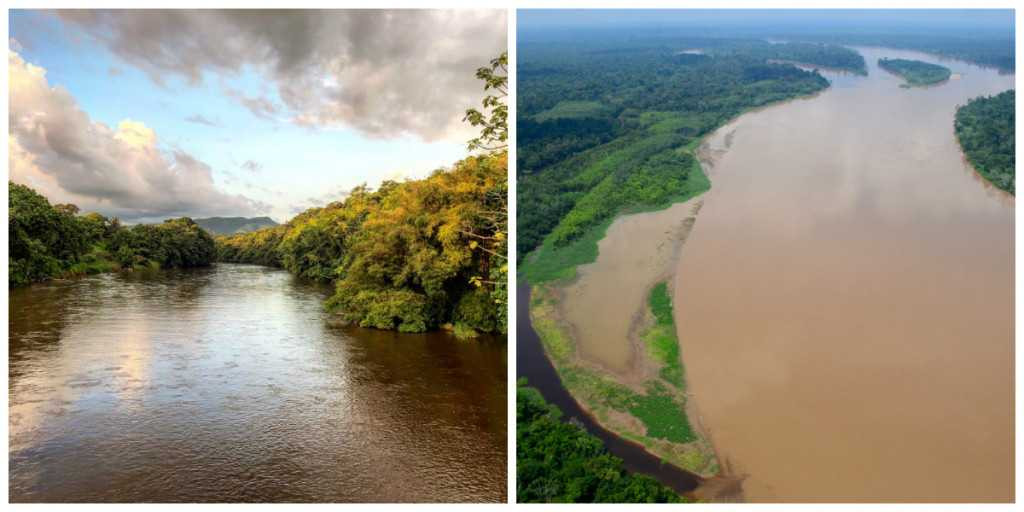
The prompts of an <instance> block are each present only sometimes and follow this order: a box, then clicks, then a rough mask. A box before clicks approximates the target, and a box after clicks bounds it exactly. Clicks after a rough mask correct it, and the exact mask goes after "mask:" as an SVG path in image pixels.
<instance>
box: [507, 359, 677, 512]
mask: <svg viewBox="0 0 1024 512" xmlns="http://www.w3.org/2000/svg"><path fill="white" fill-rule="evenodd" d="M561 415H562V413H561V411H559V410H558V408H557V407H555V406H554V405H551V404H548V403H547V402H545V401H544V398H543V397H542V396H541V395H540V392H539V391H537V390H536V389H534V388H531V387H528V386H527V385H526V382H525V379H520V381H519V382H518V385H517V387H516V499H517V501H518V502H519V503H680V502H684V501H686V500H685V499H683V498H681V497H680V496H679V495H677V494H676V493H675V492H674V491H673V490H672V489H669V488H668V487H665V486H664V485H662V484H661V483H659V482H658V481H657V480H655V479H653V478H651V477H649V476H646V475H634V474H630V473H627V472H626V471H625V470H624V469H623V467H622V459H619V458H618V457H615V456H614V455H611V454H609V453H608V452H607V451H606V450H605V448H604V444H603V443H602V442H601V440H600V439H598V438H596V437H594V436H592V435H590V434H588V433H587V432H586V431H585V430H583V428H581V427H579V426H577V425H575V424H573V423H565V422H563V421H562V420H561Z"/></svg>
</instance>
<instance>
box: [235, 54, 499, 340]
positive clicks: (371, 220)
mask: <svg viewBox="0 0 1024 512" xmlns="http://www.w3.org/2000/svg"><path fill="white" fill-rule="evenodd" d="M506 65H507V56H506V55H505V54H502V56H500V57H498V58H496V59H494V60H493V61H491V63H490V66H489V67H485V68H481V69H480V70H478V72H477V77H479V78H480V79H481V80H484V82H485V85H484V90H485V91H489V92H490V94H488V95H487V96H486V97H485V98H484V100H483V110H482V111H481V110H477V109H470V110H468V111H467V113H466V119H465V120H466V121H468V122H469V123H470V124H472V125H473V126H477V127H479V128H480V130H481V132H480V136H479V137H477V138H475V139H473V141H471V142H470V144H469V147H470V150H471V151H476V152H478V154H475V155H473V156H469V157H467V158H465V159H464V160H461V161H459V162H456V163H455V164H454V165H452V166H451V167H450V168H447V169H438V170H437V171H435V172H434V173H433V174H431V175H430V176H429V177H427V178H425V179H422V180H410V181H405V182H401V183H398V182H393V181H386V182H384V183H382V184H381V185H380V187H378V188H377V189H376V190H370V189H369V188H367V187H365V186H362V187H358V188H356V189H354V190H353V191H352V192H351V193H350V194H349V195H348V196H347V197H346V198H345V199H344V200H343V201H338V202H334V203H331V204H329V205H327V206H325V207H323V208H312V209H309V210H306V211H305V212H303V213H301V214H299V215H298V216H296V217H295V218H293V219H292V220H291V221H289V222H288V223H286V224H284V225H281V226H276V227H273V228H268V229H262V230H259V231H255V232H251V233H241V234H235V235H231V236H224V237H218V239H217V257H218V259H219V260H220V261H230V262H246V263H258V264H264V265H274V266H280V267H284V268H286V269H288V270H289V271H290V272H292V273H294V274H296V275H299V276H302V277H306V278H310V279H316V280H320V281H333V282H334V283H335V287H336V288H335V293H334V295H333V296H332V297H331V298H330V300H329V301H328V303H327V307H328V308H329V309H330V310H332V311H334V312H335V313H336V314H337V315H338V316H339V317H340V318H342V319H344V320H346V321H348V322H350V323H352V324H355V325H360V326H363V327H373V328H378V329H395V330H399V331H403V332H422V331H427V330H431V329H436V328H438V327H441V326H446V325H450V326H452V327H453V328H454V329H455V331H456V333H457V334H460V335H462V336H472V335H473V334H474V333H476V332H500V333H504V332H505V331H506V323H507V302H508V301H507V297H508V290H507V289H508V284H507V283H508V260H507V252H508V249H507V248H508V151H507V140H508V125H507V109H506V107H505V102H504V98H505V95H506V84H507V76H506V74H505V69H506Z"/></svg>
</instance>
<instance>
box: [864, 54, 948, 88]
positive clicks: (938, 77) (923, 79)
mask: <svg viewBox="0 0 1024 512" xmlns="http://www.w3.org/2000/svg"><path fill="white" fill-rule="evenodd" d="M878 67H880V68H882V69H884V70H886V71H888V72H890V73H893V74H895V75H899V76H901V77H903V79H904V80H906V85H907V86H922V85H932V84H937V83H939V82H944V81H946V80H949V75H950V71H949V68H947V67H945V66H940V65H938V64H930V63H928V62H921V61H919V60H908V59H886V58H881V59H878Z"/></svg>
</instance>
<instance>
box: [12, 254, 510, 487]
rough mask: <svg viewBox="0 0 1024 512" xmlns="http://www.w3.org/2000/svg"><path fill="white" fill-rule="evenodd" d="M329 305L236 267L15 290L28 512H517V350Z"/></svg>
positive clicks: (17, 390) (16, 391) (17, 434)
mask: <svg viewBox="0 0 1024 512" xmlns="http://www.w3.org/2000/svg"><path fill="white" fill-rule="evenodd" d="M329 291H330V290H329V288H325V287H323V286H317V285H313V284H310V283H306V282H303V281H301V280H298V279H296V278H294V277H293V276H291V275H290V274H288V273H287V272H285V271H282V270H275V269H269V268H264V267H257V266H250V265H229V264H218V265H215V266H213V267H211V268H208V269H196V270H171V271H164V272H156V273H122V274H105V275H99V276H92V277H86V278H81V279H73V280H67V281H52V282H48V283H42V284H38V285H34V286H30V287H27V288H23V289H16V290H11V293H10V310H9V312H10V320H9V325H8V327H9V339H10V345H9V359H10V363H9V370H8V371H9V402H10V413H9V414H10V416H9V420H8V425H9V430H10V438H9V467H10V475H9V489H10V499H11V501H13V502H67V501H73V502H96V501H117V502H137V501H145V502H209V501H217V502H236V501H241V502H280V501H288V502H381V501H386V502H407V501H427V502H457V501H493V502H500V501H505V500H506V497H507V491H506V485H507V459H506V455H507V454H506V450H507V448H506V447H507V437H506V423H507V399H506V368H507V364H506V354H507V350H506V344H505V341H504V339H500V340H499V339H492V338H481V339H478V340H475V341H471V342H460V341H457V340H455V339H454V338H453V337H452V336H450V335H449V334H447V333H430V334H420V335H416V334H398V333H394V332H384V331H375V330H367V329H359V328H346V327H332V326H330V325H328V323H327V322H326V321H325V320H326V318H327V317H326V314H325V313H324V311H323V307H322V303H323V300H324V299H325V298H326V296H327V294H328V293H329Z"/></svg>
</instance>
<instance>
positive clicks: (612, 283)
mask: <svg viewBox="0 0 1024 512" xmlns="http://www.w3.org/2000/svg"><path fill="white" fill-rule="evenodd" d="M701 204H702V203H701V198H700V197H696V198H694V199H691V200H689V201H686V202H682V203H676V204H674V205H672V206H670V207H669V208H666V209H664V210H660V211H656V212H646V213H637V214H632V215H623V216H621V217H619V218H617V219H615V221H614V222H613V223H612V225H611V226H609V228H608V231H607V234H606V235H605V237H604V238H603V239H602V240H601V241H600V242H599V243H598V257H597V261H595V262H594V263H590V264H587V265H581V266H580V267H579V268H578V269H577V278H576V280H574V281H573V282H572V283H571V284H569V285H567V286H565V287H564V288H562V290H561V292H560V293H561V299H562V300H560V301H559V302H558V308H559V311H560V313H561V317H562V318H563V319H564V321H565V322H566V323H567V324H568V326H569V328H570V329H571V332H572V336H573V339H574V340H575V341H576V346H577V351H578V355H579V357H580V359H582V360H583V361H584V362H586V363H587V364H591V365H595V366H597V367H599V368H601V369H603V370H604V371H606V372H608V373H611V374H613V375H615V376H616V377H617V378H618V379H619V380H620V381H623V382H624V383H631V384H639V383H641V382H643V380H646V377H647V376H648V375H649V374H650V373H651V370H650V369H649V368H648V366H649V364H648V362H647V358H646V357H645V356H644V349H643V344H642V343H641V342H640V339H639V334H638V332H639V329H640V328H641V326H642V325H643V324H644V322H645V320H647V317H648V316H649V315H648V314H647V295H648V293H650V291H651V288H653V287H654V285H655V284H656V283H658V282H661V281H664V280H666V279H667V278H668V277H669V276H670V275H671V274H672V272H674V271H675V266H676V261H677V260H678V255H679V252H680V249H681V248H682V246H683V242H685V241H686V237H687V235H688V234H689V233H690V229H691V228H692V226H693V223H694V220H695V216H696V214H697V211H698V210H700V206H701ZM655 371H656V370H655Z"/></svg>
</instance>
